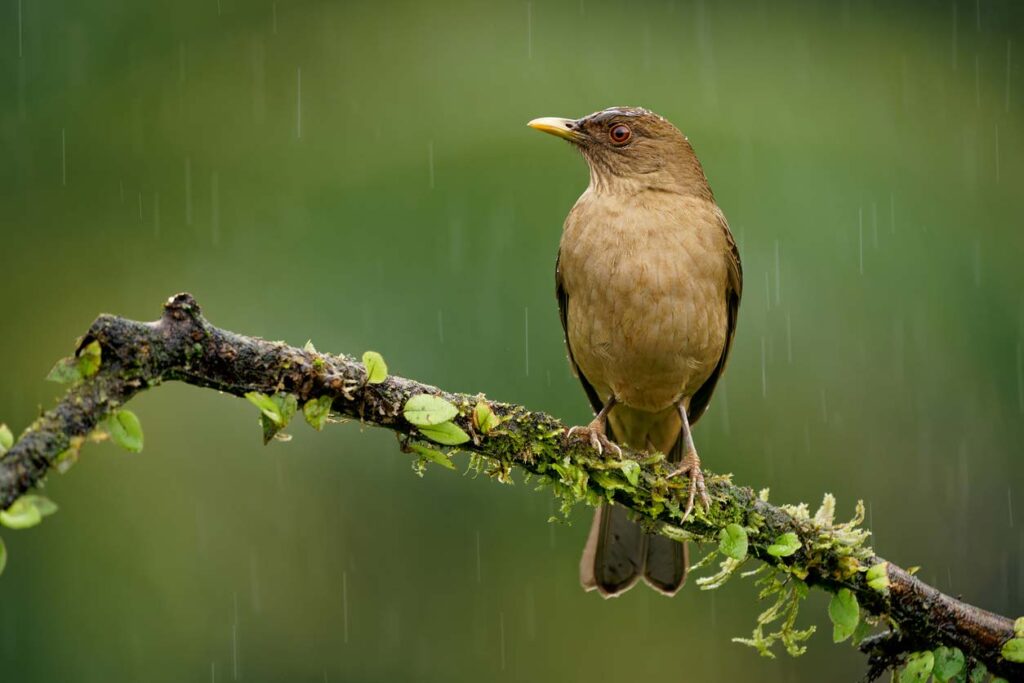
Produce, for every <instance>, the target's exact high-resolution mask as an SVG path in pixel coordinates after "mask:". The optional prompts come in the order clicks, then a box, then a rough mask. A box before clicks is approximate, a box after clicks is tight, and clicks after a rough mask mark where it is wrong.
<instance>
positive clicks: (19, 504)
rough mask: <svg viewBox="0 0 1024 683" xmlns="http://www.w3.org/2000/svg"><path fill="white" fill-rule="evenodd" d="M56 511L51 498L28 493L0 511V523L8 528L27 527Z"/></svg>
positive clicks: (55, 505)
mask: <svg viewBox="0 0 1024 683" xmlns="http://www.w3.org/2000/svg"><path fill="white" fill-rule="evenodd" d="M56 511H57V504H56V503H54V502H53V501H52V500H50V499H49V498H46V497H44V496H38V495H35V494H32V493H29V494H26V495H24V496H22V497H21V498H19V499H18V500H16V501H14V504H13V505H11V507H9V508H7V509H6V510H4V511H0V524H3V525H4V526H5V527H7V528H9V529H28V528H29V527H33V526H35V525H36V524H39V522H41V521H43V517H46V516H48V515H52V514H53V513H55V512H56Z"/></svg>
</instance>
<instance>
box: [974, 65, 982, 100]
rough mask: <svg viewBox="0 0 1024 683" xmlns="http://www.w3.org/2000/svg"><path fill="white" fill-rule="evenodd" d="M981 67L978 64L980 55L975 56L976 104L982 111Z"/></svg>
mask: <svg viewBox="0 0 1024 683" xmlns="http://www.w3.org/2000/svg"><path fill="white" fill-rule="evenodd" d="M980 80H981V65H980V64H979V63H978V54H977V53H975V54H974V104H975V105H976V106H977V107H978V109H981V82H980Z"/></svg>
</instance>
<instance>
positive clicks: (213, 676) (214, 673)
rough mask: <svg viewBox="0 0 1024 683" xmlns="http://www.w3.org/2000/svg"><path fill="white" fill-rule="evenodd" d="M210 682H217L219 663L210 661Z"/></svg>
mask: <svg viewBox="0 0 1024 683" xmlns="http://www.w3.org/2000/svg"><path fill="white" fill-rule="evenodd" d="M210 683H217V663H216V662H210Z"/></svg>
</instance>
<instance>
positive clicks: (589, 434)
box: [565, 423, 622, 458]
mask: <svg viewBox="0 0 1024 683" xmlns="http://www.w3.org/2000/svg"><path fill="white" fill-rule="evenodd" d="M577 435H578V436H577ZM565 438H566V439H568V440H572V439H574V438H580V439H587V440H588V441H589V442H590V445H591V447H592V448H593V449H594V450H595V451H597V452H598V453H600V454H604V451H605V449H606V448H607V449H608V450H609V451H615V455H617V456H618V457H620V458H621V457H622V449H621V448H619V446H618V444H616V443H615V442H614V441H611V440H609V439H608V437H607V436H605V434H604V428H603V427H602V426H601V425H595V424H593V423H591V424H589V425H587V426H586V427H580V426H576V427H570V428H569V431H568V432H567V433H566V435H565Z"/></svg>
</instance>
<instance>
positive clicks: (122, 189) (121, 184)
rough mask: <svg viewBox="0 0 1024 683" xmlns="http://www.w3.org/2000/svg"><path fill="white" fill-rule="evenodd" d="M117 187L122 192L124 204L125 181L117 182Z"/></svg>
mask: <svg viewBox="0 0 1024 683" xmlns="http://www.w3.org/2000/svg"><path fill="white" fill-rule="evenodd" d="M117 189H118V191H119V192H120V194H121V203H122V204H124V181H123V180H119V181H118V183H117Z"/></svg>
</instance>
